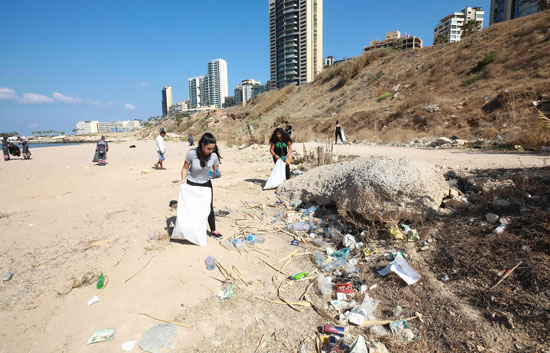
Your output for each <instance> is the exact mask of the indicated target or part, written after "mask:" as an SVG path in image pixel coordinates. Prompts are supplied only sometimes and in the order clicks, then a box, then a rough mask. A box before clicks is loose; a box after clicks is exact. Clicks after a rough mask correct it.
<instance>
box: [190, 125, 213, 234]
mask: <svg viewBox="0 0 550 353" xmlns="http://www.w3.org/2000/svg"><path fill="white" fill-rule="evenodd" d="M220 158H221V157H220V152H219V150H218V146H217V144H216V138H215V137H214V136H213V135H212V134H211V133H209V132H207V133H205V134H204V135H202V137H201V139H200V140H199V143H198V145H197V147H196V148H193V149H191V150H189V151H188V152H187V155H186V156H185V163H184V164H183V168H182V169H181V181H180V185H181V184H188V185H191V186H200V187H206V188H210V191H211V192H210V195H211V201H210V214H209V215H208V226H209V227H210V234H211V236H213V237H215V238H218V239H221V238H222V235H221V234H220V232H218V231H217V230H216V219H215V217H214V202H213V199H214V191H213V188H212V180H211V179H217V178H220V177H221V172H220Z"/></svg>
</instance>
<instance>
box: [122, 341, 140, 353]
mask: <svg viewBox="0 0 550 353" xmlns="http://www.w3.org/2000/svg"><path fill="white" fill-rule="evenodd" d="M136 343H137V341H128V342H124V343H123V344H122V346H120V348H121V349H122V350H123V351H125V352H131V351H132V349H134V347H135V346H136Z"/></svg>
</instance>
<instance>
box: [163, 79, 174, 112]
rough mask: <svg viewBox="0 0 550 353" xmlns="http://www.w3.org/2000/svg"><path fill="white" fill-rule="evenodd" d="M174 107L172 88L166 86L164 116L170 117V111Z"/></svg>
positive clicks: (164, 91)
mask: <svg viewBox="0 0 550 353" xmlns="http://www.w3.org/2000/svg"><path fill="white" fill-rule="evenodd" d="M171 105H172V87H171V86H164V88H163V89H162V116H167V115H168V109H169V108H170V106H171Z"/></svg>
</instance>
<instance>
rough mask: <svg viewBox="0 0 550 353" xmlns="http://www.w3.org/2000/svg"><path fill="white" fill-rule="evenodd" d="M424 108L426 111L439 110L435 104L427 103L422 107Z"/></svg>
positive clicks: (433, 111) (434, 111)
mask: <svg viewBox="0 0 550 353" xmlns="http://www.w3.org/2000/svg"><path fill="white" fill-rule="evenodd" d="M424 110H425V111H427V112H428V113H436V112H438V111H439V106H438V105H437V104H431V105H428V106H427V107H424Z"/></svg>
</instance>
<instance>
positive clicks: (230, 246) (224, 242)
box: [220, 239, 233, 250]
mask: <svg viewBox="0 0 550 353" xmlns="http://www.w3.org/2000/svg"><path fill="white" fill-rule="evenodd" d="M220 245H221V246H223V247H224V248H226V249H227V250H232V249H233V243H231V242H230V241H228V240H227V239H222V240H221V241H220Z"/></svg>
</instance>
